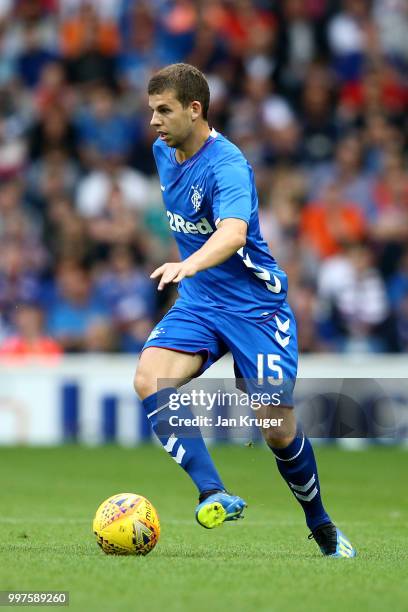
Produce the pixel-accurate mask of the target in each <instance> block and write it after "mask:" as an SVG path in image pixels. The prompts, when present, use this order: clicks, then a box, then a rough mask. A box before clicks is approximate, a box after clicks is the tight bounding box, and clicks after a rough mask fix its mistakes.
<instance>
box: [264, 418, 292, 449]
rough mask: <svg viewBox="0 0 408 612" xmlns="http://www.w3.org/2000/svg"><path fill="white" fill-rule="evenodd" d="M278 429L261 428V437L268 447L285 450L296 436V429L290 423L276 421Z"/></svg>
mask: <svg viewBox="0 0 408 612" xmlns="http://www.w3.org/2000/svg"><path fill="white" fill-rule="evenodd" d="M278 422H279V427H267V428H262V435H263V438H264V440H265V442H266V443H267V445H268V446H271V447H272V448H286V446H289V444H290V443H291V442H293V439H294V437H295V435H296V427H295V426H293V425H292V423H290V422H289V423H288V422H285V420H284V419H278Z"/></svg>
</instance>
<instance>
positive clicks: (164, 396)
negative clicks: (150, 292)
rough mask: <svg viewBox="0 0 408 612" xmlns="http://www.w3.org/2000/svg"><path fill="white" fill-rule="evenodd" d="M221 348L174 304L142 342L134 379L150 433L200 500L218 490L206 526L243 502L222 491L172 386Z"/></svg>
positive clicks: (198, 322) (197, 431)
mask: <svg viewBox="0 0 408 612" xmlns="http://www.w3.org/2000/svg"><path fill="white" fill-rule="evenodd" d="M158 332H160V333H158ZM157 345H159V346H157ZM223 352H225V347H222V346H221V345H220V343H219V341H218V339H217V338H216V337H215V335H214V334H212V332H211V329H210V327H209V326H208V325H206V322H205V321H204V320H199V317H197V316H196V315H193V314H192V313H187V312H185V311H183V310H180V309H177V308H173V309H172V310H171V311H170V312H169V313H168V314H167V315H166V316H165V317H164V319H163V320H162V321H161V323H159V324H158V326H157V327H156V328H155V330H153V332H152V334H151V336H150V338H149V340H148V341H147V342H146V345H145V349H144V351H143V352H142V355H141V358H140V361H139V364H138V367H137V370H136V375H135V381H134V386H135V390H136V392H137V393H138V395H139V397H140V398H141V399H142V403H143V407H144V409H145V411H146V414H147V416H148V418H149V421H150V423H151V425H152V428H153V430H154V432H155V433H156V435H157V436H158V438H159V440H160V442H161V443H162V445H163V447H164V449H165V450H166V451H167V452H168V453H169V454H170V456H171V457H173V459H174V460H175V461H176V463H178V464H179V465H180V466H181V467H182V468H183V469H184V470H185V471H186V472H187V473H188V475H189V476H190V477H191V479H192V480H193V482H194V483H195V485H196V486H197V489H198V491H199V502H200V503H201V502H203V501H204V500H205V499H210V498H211V499H213V498H214V495H215V494H217V495H218V497H217V500H216V501H214V502H213V504H212V513H211V516H210V515H209V514H208V513H207V516H206V519H207V524H205V525H204V526H206V527H209V528H211V527H215V526H217V525H218V524H222V522H224V521H225V520H232V519H234V518H237V517H238V516H239V515H241V513H242V510H243V508H244V507H245V502H243V500H241V498H239V497H237V496H232V495H229V494H227V493H226V492H225V487H224V484H223V482H222V480H221V478H220V476H219V474H218V472H217V470H216V468H215V466H214V463H213V461H212V459H211V457H210V455H209V453H208V450H207V448H206V446H205V443H204V440H203V438H202V435H201V431H200V429H199V427H196V426H191V425H189V424H188V425H183V419H190V421H191V419H192V417H193V416H194V415H193V413H192V412H191V410H190V409H189V407H188V406H185V405H179V403H178V402H177V397H178V391H177V387H178V386H180V385H182V384H185V383H186V382H188V381H189V380H190V379H191V378H193V377H194V376H196V375H197V374H198V373H199V372H200V371H201V370H203V369H205V368H206V367H208V366H209V365H211V363H213V362H214V361H215V360H216V359H218V358H219V357H220V356H221V355H222V354H223ZM174 408H177V410H176V411H175V410H173V409H174ZM175 416H176V417H177V418H176V419H175V418H174V417H175ZM172 417H173V418H172ZM196 516H197V519H198V514H196ZM199 522H200V521H199Z"/></svg>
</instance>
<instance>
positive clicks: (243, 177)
mask: <svg viewBox="0 0 408 612" xmlns="http://www.w3.org/2000/svg"><path fill="white" fill-rule="evenodd" d="M212 168H213V172H214V184H213V193H212V206H213V214H214V222H215V223H216V224H217V223H218V222H219V221H222V220H223V219H228V218H234V219H242V220H243V221H246V223H249V220H250V217H251V208H252V189H251V178H250V172H249V167H248V165H247V163H246V160H245V159H244V158H243V157H239V156H233V157H232V156H231V157H230V158H229V159H218V160H215V161H214V163H213V166H212Z"/></svg>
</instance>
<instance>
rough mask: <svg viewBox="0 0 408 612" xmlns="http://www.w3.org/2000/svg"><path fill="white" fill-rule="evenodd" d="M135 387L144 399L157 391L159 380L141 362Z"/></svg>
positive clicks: (135, 378)
mask: <svg viewBox="0 0 408 612" xmlns="http://www.w3.org/2000/svg"><path fill="white" fill-rule="evenodd" d="M133 387H134V389H135V391H136V393H137V395H138V396H139V397H140V399H142V400H144V399H145V398H146V397H149V395H152V394H153V393H156V391H157V380H156V379H155V378H154V377H153V376H152V373H151V372H148V370H147V369H146V368H145V367H144V366H143V365H142V364H140V365H139V367H138V368H137V370H136V374H135V377H134V379H133Z"/></svg>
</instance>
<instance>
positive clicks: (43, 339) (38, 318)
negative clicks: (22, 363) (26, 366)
mask: <svg viewBox="0 0 408 612" xmlns="http://www.w3.org/2000/svg"><path fill="white" fill-rule="evenodd" d="M13 318H14V328H15V331H16V333H15V335H14V334H13V335H11V336H9V337H8V338H6V340H5V341H4V342H3V343H2V344H1V346H0V358H1V357H16V358H22V357H33V356H36V357H57V356H58V355H61V354H62V348H61V347H60V345H59V344H58V342H56V340H54V339H53V338H51V337H49V336H47V335H46V333H45V330H44V312H43V309H42V307H41V305H40V304H39V303H36V302H22V303H21V304H19V306H18V307H17V308H16V310H15V312H14V317H13Z"/></svg>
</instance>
